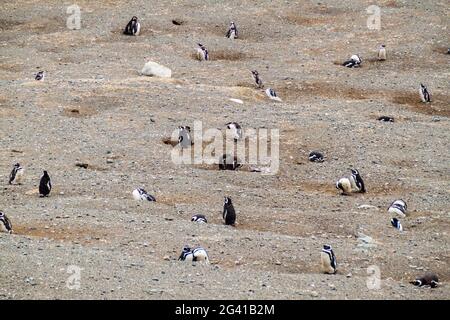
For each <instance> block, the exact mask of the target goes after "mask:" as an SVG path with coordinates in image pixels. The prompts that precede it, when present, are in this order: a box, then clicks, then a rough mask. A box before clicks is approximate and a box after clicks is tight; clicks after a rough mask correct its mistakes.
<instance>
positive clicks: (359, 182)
mask: <svg viewBox="0 0 450 320" xmlns="http://www.w3.org/2000/svg"><path fill="white" fill-rule="evenodd" d="M351 170H352V176H351V177H350V183H351V184H352V188H354V189H355V190H356V192H361V193H365V192H366V188H365V186H364V181H363V179H362V178H361V175H360V174H359V171H358V170H356V169H351Z"/></svg>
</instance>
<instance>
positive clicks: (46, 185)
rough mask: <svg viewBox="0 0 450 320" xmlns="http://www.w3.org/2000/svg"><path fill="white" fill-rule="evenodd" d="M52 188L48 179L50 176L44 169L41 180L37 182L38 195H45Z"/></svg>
mask: <svg viewBox="0 0 450 320" xmlns="http://www.w3.org/2000/svg"><path fill="white" fill-rule="evenodd" d="M51 190H52V183H51V181H50V176H49V175H48V173H47V171H45V170H44V175H43V176H42V177H41V181H40V183H39V196H40V197H41V198H42V197H47V196H48V195H49V194H50V191H51Z"/></svg>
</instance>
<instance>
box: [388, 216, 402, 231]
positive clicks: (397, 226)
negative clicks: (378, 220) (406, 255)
mask: <svg viewBox="0 0 450 320" xmlns="http://www.w3.org/2000/svg"><path fill="white" fill-rule="evenodd" d="M391 224H392V226H393V227H394V228H395V229H397V230H399V231H403V227H402V224H401V223H400V220H398V219H397V218H392V219H391Z"/></svg>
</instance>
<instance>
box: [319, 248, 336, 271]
mask: <svg viewBox="0 0 450 320" xmlns="http://www.w3.org/2000/svg"><path fill="white" fill-rule="evenodd" d="M320 261H321V267H322V272H325V273H334V269H333V267H332V266H331V262H330V257H329V256H328V254H327V253H325V252H321V253H320Z"/></svg>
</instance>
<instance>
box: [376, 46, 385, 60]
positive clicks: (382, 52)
mask: <svg viewBox="0 0 450 320" xmlns="http://www.w3.org/2000/svg"><path fill="white" fill-rule="evenodd" d="M378 60H379V61H384V60H386V46H385V45H384V44H382V45H381V46H380V48H379V49H378Z"/></svg>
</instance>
